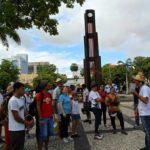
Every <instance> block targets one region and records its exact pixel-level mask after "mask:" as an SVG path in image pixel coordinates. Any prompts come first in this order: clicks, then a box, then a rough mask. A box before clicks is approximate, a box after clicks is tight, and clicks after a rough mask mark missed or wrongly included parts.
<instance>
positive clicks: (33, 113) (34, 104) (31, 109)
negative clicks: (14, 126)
mask: <svg viewBox="0 0 150 150" xmlns="http://www.w3.org/2000/svg"><path fill="white" fill-rule="evenodd" d="M40 94H41V101H40V106H41V107H42V104H43V99H44V94H43V93H42V92H40ZM29 114H30V115H31V116H33V117H36V118H38V111H37V102H36V97H35V98H34V100H33V102H32V103H31V104H30V105H29Z"/></svg>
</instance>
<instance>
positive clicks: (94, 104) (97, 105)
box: [89, 84, 103, 140]
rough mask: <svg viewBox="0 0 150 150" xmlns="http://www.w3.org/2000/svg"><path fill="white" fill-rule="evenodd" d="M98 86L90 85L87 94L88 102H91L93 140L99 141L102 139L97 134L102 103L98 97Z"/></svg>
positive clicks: (101, 136)
mask: <svg viewBox="0 0 150 150" xmlns="http://www.w3.org/2000/svg"><path fill="white" fill-rule="evenodd" d="M97 88H98V85H97V84H92V85H91V91H90V94H89V101H90V102H91V108H92V112H93V114H94V116H95V136H94V139H97V140H101V139H102V138H103V135H100V134H99V131H98V128H99V125H100V124H101V114H102V110H101V102H102V101H103V100H102V98H101V97H100V95H99V93H98V92H97Z"/></svg>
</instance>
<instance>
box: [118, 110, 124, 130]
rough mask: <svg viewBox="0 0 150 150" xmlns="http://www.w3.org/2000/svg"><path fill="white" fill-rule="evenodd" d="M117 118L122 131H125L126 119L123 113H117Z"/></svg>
mask: <svg viewBox="0 0 150 150" xmlns="http://www.w3.org/2000/svg"><path fill="white" fill-rule="evenodd" d="M117 117H118V119H119V122H120V126H121V129H122V130H124V119H123V115H122V113H121V112H118V113H117Z"/></svg>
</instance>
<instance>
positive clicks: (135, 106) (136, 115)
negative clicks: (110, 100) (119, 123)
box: [134, 103, 140, 126]
mask: <svg viewBox="0 0 150 150" xmlns="http://www.w3.org/2000/svg"><path fill="white" fill-rule="evenodd" d="M137 107H138V104H136V103H134V113H135V126H139V125H140V120H139V113H137Z"/></svg>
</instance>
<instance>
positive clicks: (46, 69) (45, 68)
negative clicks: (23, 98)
mask: <svg viewBox="0 0 150 150" xmlns="http://www.w3.org/2000/svg"><path fill="white" fill-rule="evenodd" d="M37 73H38V76H37V77H36V78H34V80H33V84H34V85H36V84H37V83H38V82H39V81H40V80H48V81H49V82H50V83H51V84H54V83H55V81H56V79H57V78H60V79H62V81H63V82H66V81H67V76H66V75H65V74H59V73H56V66H55V65H54V64H47V65H41V66H38V68H37Z"/></svg>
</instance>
